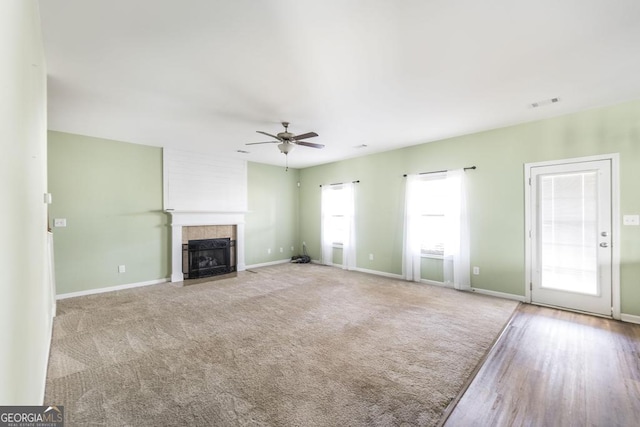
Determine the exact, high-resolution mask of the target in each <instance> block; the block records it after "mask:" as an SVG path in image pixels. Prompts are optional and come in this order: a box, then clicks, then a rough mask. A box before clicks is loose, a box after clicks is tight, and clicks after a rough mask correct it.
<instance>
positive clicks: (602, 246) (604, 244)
mask: <svg viewBox="0 0 640 427" xmlns="http://www.w3.org/2000/svg"><path fill="white" fill-rule="evenodd" d="M600 247H601V248H608V247H609V244H608V243H607V242H602V243H600Z"/></svg>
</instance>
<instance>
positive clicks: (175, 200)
mask: <svg viewBox="0 0 640 427" xmlns="http://www.w3.org/2000/svg"><path fill="white" fill-rule="evenodd" d="M162 159H163V169H164V171H163V175H164V208H165V209H170V210H175V211H196V212H244V211H246V210H247V206H248V203H247V161H246V160H241V159H234V158H231V157H222V156H219V155H216V154H211V153H194V152H190V151H181V150H173V149H169V148H165V149H163V150H162Z"/></svg>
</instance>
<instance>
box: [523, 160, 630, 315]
mask: <svg viewBox="0 0 640 427" xmlns="http://www.w3.org/2000/svg"><path fill="white" fill-rule="evenodd" d="M595 160H609V161H611V246H612V247H611V306H612V316H611V317H613V318H614V319H618V320H620V167H619V165H620V154H619V153H611V154H600V155H596V156H588V157H574V158H569V159H559V160H550V161H545V162H535V163H525V164H524V222H525V228H524V233H525V236H524V241H525V282H524V285H525V286H524V288H525V302H526V303H529V304H531V287H532V274H531V269H532V256H533V252H532V247H531V246H532V236H531V228H532V227H531V220H532V212H531V209H532V208H533V207H534V204H533V203H532V201H531V197H532V196H534V195H532V194H531V193H532V192H531V168H534V167H540V166H556V165H564V164H568V163H581V162H591V161H595Z"/></svg>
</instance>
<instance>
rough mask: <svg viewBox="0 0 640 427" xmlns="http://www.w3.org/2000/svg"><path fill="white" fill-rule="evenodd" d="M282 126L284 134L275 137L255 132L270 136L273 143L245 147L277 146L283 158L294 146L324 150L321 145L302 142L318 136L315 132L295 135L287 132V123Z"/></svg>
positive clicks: (253, 143) (251, 143) (267, 142)
mask: <svg viewBox="0 0 640 427" xmlns="http://www.w3.org/2000/svg"><path fill="white" fill-rule="evenodd" d="M282 126H284V132H280V133H279V134H277V135H272V134H270V133H267V132H263V131H261V130H257V131H256V132H258V133H261V134H263V135H267V136H270V137H271V138H274V139H275V141H265V142H250V143H248V144H246V145H257V144H278V148H279V149H280V152H281V153H283V154H284V155H285V156H286V155H287V154H289V153H290V152H291V150H293V148H294V147H295V146H296V145H302V146H305V147H312V148H324V145H323V144H314V143H313V142H307V141H302V140H303V139H307V138H313V137H316V136H318V134H317V133H315V132H307V133H303V134H302V135H295V134H293V133H291V132H289V122H282Z"/></svg>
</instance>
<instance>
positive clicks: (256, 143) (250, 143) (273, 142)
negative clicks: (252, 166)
mask: <svg viewBox="0 0 640 427" xmlns="http://www.w3.org/2000/svg"><path fill="white" fill-rule="evenodd" d="M279 142H280V141H265V142H248V143H246V144H244V145H258V144H277V143H279Z"/></svg>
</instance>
